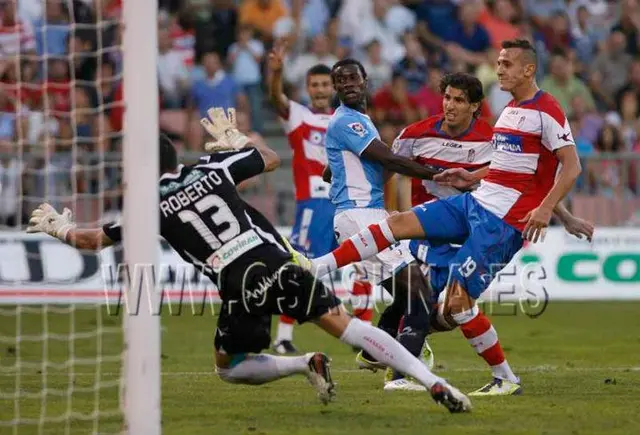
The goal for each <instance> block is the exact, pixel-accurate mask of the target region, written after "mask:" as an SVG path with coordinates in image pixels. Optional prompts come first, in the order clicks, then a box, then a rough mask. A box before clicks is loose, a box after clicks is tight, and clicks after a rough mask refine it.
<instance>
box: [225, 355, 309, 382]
mask: <svg viewBox="0 0 640 435" xmlns="http://www.w3.org/2000/svg"><path fill="white" fill-rule="evenodd" d="M310 355H313V354H307V355H302V356H274V355H266V354H259V355H246V356H245V357H244V359H243V360H242V361H240V362H239V363H236V364H234V365H233V366H232V367H231V368H216V371H217V373H218V376H220V379H222V380H223V381H226V382H229V383H232V384H249V385H260V384H265V383H267V382H272V381H275V380H277V379H281V378H286V377H287V376H291V375H295V374H306V373H307V372H308V371H309V366H308V364H309V358H310Z"/></svg>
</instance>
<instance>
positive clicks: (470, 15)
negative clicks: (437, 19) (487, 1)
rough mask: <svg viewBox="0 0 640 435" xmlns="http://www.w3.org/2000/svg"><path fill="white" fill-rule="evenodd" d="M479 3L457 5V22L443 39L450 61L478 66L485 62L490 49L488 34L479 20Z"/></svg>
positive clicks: (465, 0) (469, 1) (465, 1)
mask: <svg viewBox="0 0 640 435" xmlns="http://www.w3.org/2000/svg"><path fill="white" fill-rule="evenodd" d="M480 12H481V10H480V2H479V1H477V0H462V2H461V3H460V4H459V5H458V21H456V22H454V23H452V24H451V30H450V33H449V35H448V37H447V38H446V39H445V41H446V43H445V46H444V48H445V51H446V53H447V56H448V57H449V58H450V59H454V60H457V61H461V62H464V63H466V64H468V65H472V66H474V67H475V66H478V65H480V64H482V63H483V62H486V61H487V53H488V50H489V48H490V47H491V40H490V39H489V33H487V30H486V29H485V28H484V26H483V25H482V24H480V23H479V21H478V20H479V18H480Z"/></svg>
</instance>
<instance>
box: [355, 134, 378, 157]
mask: <svg viewBox="0 0 640 435" xmlns="http://www.w3.org/2000/svg"><path fill="white" fill-rule="evenodd" d="M376 139H377V137H375V136H374V137H372V138H371V140H370V141H369V142H367V144H366V145H365V146H363V147H362V149H361V150H360V154H358V155H359V156H361V155H362V153H364V150H366V149H367V148H369V145H371V143H372V142H373V141H374V140H376Z"/></svg>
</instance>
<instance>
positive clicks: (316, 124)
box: [267, 44, 373, 354]
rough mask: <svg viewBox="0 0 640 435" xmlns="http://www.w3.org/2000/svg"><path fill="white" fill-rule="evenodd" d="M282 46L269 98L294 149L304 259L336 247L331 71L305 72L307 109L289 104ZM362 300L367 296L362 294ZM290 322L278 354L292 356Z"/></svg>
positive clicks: (274, 56)
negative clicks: (329, 134) (329, 177)
mask: <svg viewBox="0 0 640 435" xmlns="http://www.w3.org/2000/svg"><path fill="white" fill-rule="evenodd" d="M284 55H285V46H284V44H276V46H275V47H274V49H273V51H272V52H271V53H270V54H269V58H268V62H267V65H268V74H267V75H268V84H269V99H270V101H271V104H272V105H273V107H274V108H275V109H276V112H277V113H278V116H279V118H280V121H281V123H282V125H283V127H284V130H285V133H286V134H287V139H288V141H289V145H290V147H291V150H292V151H293V183H294V187H295V195H296V215H295V221H294V224H293V229H292V232H291V245H292V246H293V247H294V249H296V250H297V251H299V252H302V253H304V255H305V256H306V257H308V258H315V257H319V256H321V255H324V254H327V253H328V252H331V251H332V250H333V249H335V248H336V247H337V242H336V239H335V237H333V215H334V213H335V206H334V205H333V204H332V203H331V200H330V199H329V188H330V185H329V183H327V182H325V181H324V180H323V179H322V172H323V171H324V168H325V166H327V152H326V150H325V144H324V138H325V132H326V130H327V126H328V125H329V120H330V119H331V114H332V113H333V108H332V106H331V100H332V98H333V85H332V84H331V69H330V68H329V67H328V66H326V65H323V64H319V65H315V66H313V67H312V68H310V69H309V71H307V78H306V80H307V93H308V95H309V97H310V99H311V105H310V107H306V106H303V105H302V104H299V103H297V102H295V101H292V100H290V99H289V98H287V96H286V95H285V94H284V92H283V88H282V76H283V74H284V71H283V70H284ZM367 289H369V293H370V292H371V291H370V287H369V286H367V285H366V283H358V282H356V283H355V284H354V294H358V293H363V292H364V293H366V291H367ZM365 296H366V294H365ZM354 314H355V315H356V317H358V318H360V320H365V321H371V317H372V315H373V312H372V310H371V309H366V308H365V311H362V312H358V311H355V310H354ZM294 321H295V320H294V319H293V318H291V317H288V316H284V315H283V316H280V319H279V323H278V331H277V335H276V338H275V340H274V343H273V348H274V350H275V351H276V352H278V353H280V354H291V353H296V351H297V349H296V348H295V346H294V345H293V324H294Z"/></svg>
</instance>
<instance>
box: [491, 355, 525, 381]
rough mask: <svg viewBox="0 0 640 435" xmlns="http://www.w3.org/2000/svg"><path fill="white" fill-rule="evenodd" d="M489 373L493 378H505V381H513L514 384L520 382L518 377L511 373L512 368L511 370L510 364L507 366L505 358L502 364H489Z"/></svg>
mask: <svg viewBox="0 0 640 435" xmlns="http://www.w3.org/2000/svg"><path fill="white" fill-rule="evenodd" d="M491 373H492V374H493V377H494V378H499V379H506V380H507V381H511V382H515V383H516V384H519V383H520V378H519V377H517V376H516V375H515V373H513V370H511V366H509V363H508V362H507V360H504V362H503V363H502V364H498V365H496V366H491Z"/></svg>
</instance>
